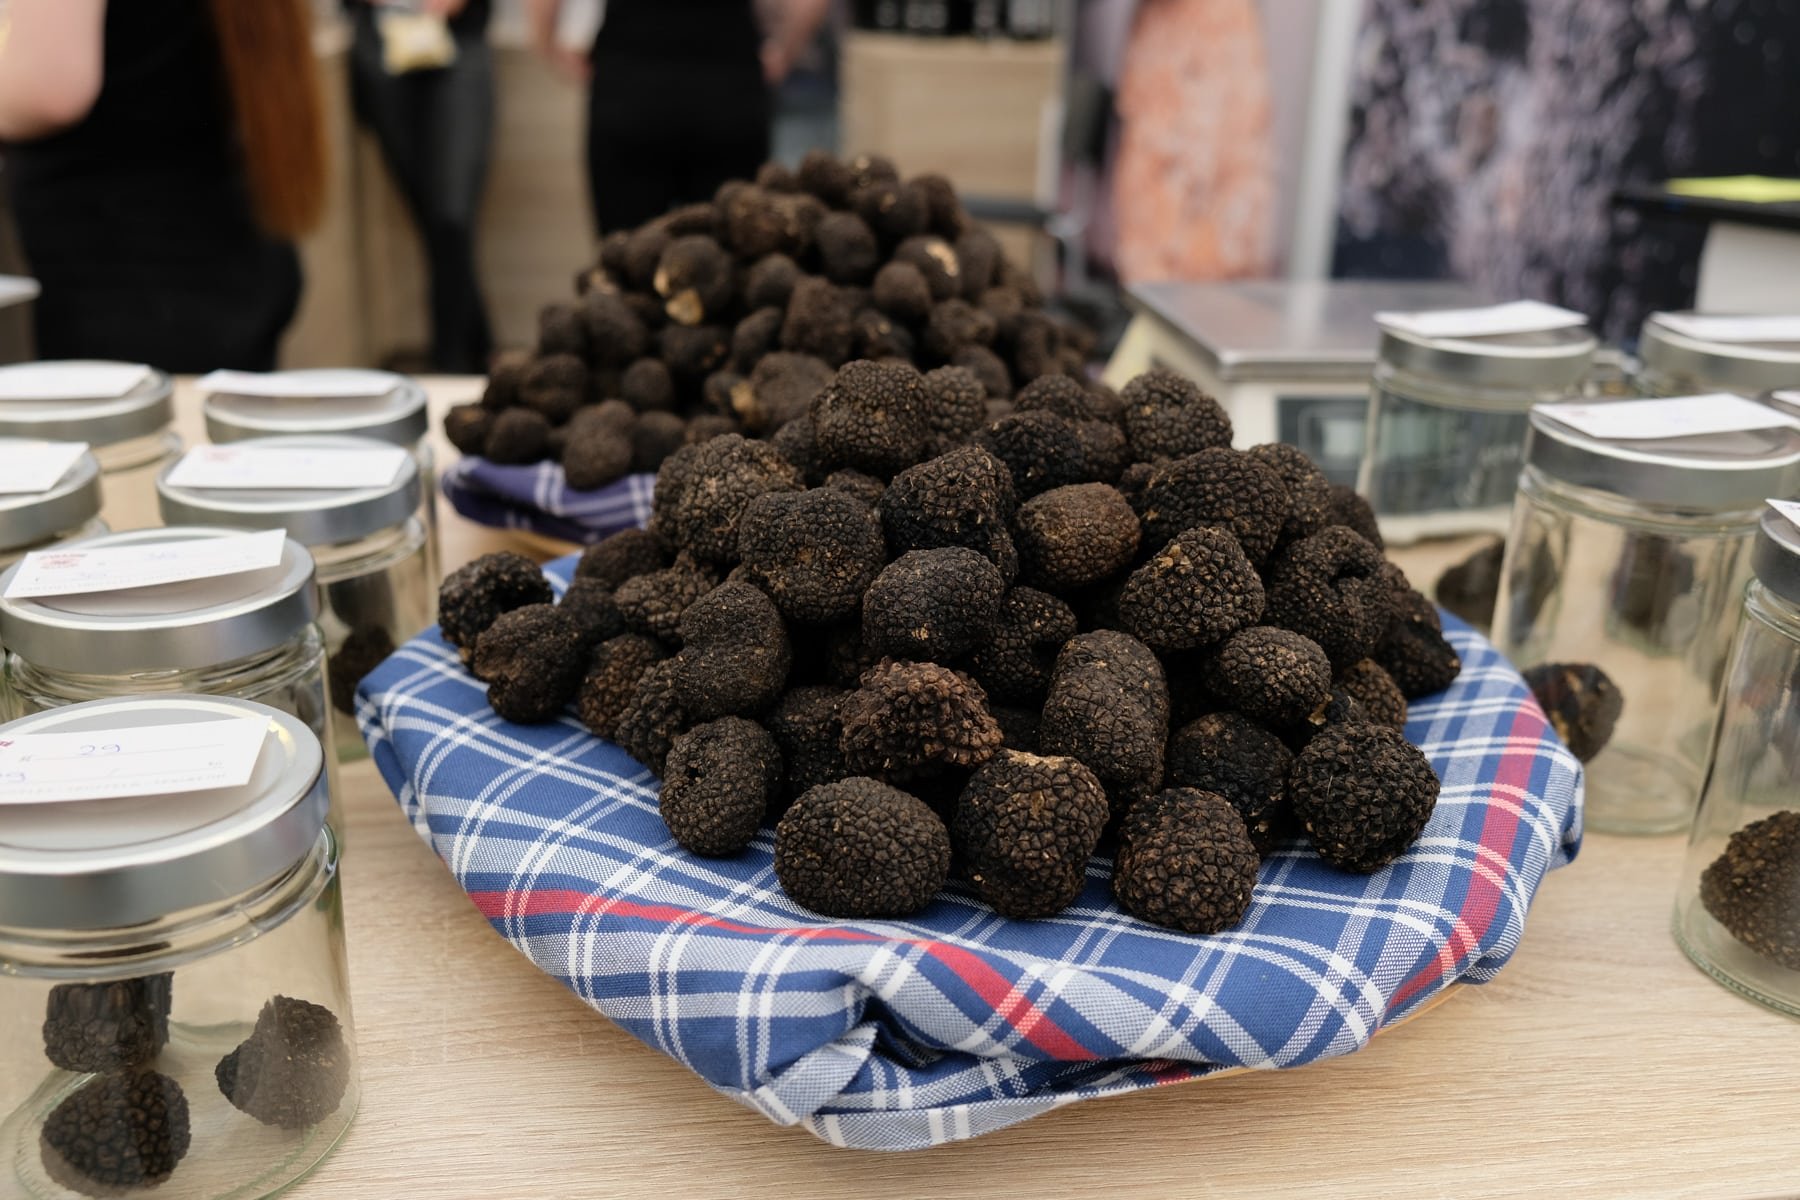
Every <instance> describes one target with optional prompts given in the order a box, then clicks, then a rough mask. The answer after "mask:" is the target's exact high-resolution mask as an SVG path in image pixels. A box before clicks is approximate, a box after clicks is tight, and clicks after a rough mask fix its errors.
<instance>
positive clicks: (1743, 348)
mask: <svg viewBox="0 0 1800 1200" xmlns="http://www.w3.org/2000/svg"><path fill="white" fill-rule="evenodd" d="M1664 315H1665V314H1663V313H1651V314H1650V316H1649V317H1647V318H1645V320H1644V328H1643V331H1642V332H1641V334H1640V335H1639V338H1638V357H1639V358H1640V359H1642V360H1643V363H1644V368H1645V369H1646V370H1648V371H1654V372H1656V373H1658V374H1660V375H1665V376H1668V377H1669V378H1670V379H1671V380H1672V383H1671V385H1670V386H1672V387H1673V388H1674V390H1675V391H1678V392H1690V391H1692V392H1710V391H1726V392H1737V393H1738V394H1740V395H1745V396H1754V395H1756V394H1757V393H1758V392H1766V391H1769V390H1771V389H1773V388H1788V387H1796V388H1800V342H1719V341H1710V340H1707V339H1703V338H1697V337H1691V336H1689V335H1688V334H1685V333H1679V332H1677V331H1676V330H1674V329H1671V328H1670V327H1669V326H1668V325H1667V324H1665V323H1664V322H1663V319H1662V318H1663V317H1664ZM1667 315H1669V316H1678V317H1679V316H1695V315H1697V314H1694V313H1669V314H1667ZM1707 315H1709V316H1710V315H1714V314H1707Z"/></svg>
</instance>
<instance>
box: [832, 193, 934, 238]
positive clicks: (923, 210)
mask: <svg viewBox="0 0 1800 1200" xmlns="http://www.w3.org/2000/svg"><path fill="white" fill-rule="evenodd" d="M850 207H851V208H852V209H854V210H855V211H856V214H857V215H858V216H860V217H861V218H862V219H863V220H865V221H867V222H868V223H869V228H871V229H873V230H874V231H875V232H876V233H878V234H880V235H881V236H882V237H883V238H886V239H887V240H888V241H890V242H896V241H900V240H901V239H903V238H909V237H911V236H913V235H914V234H916V233H921V232H923V231H924V229H925V223H926V221H928V220H930V218H931V209H930V202H929V201H928V200H927V199H926V196H925V193H924V191H922V190H921V189H920V188H919V187H918V185H916V184H911V183H900V182H898V181H896V180H892V179H886V178H880V177H865V178H864V179H863V180H862V182H861V183H860V184H859V186H857V187H856V188H855V189H853V190H852V191H851V193H850Z"/></svg>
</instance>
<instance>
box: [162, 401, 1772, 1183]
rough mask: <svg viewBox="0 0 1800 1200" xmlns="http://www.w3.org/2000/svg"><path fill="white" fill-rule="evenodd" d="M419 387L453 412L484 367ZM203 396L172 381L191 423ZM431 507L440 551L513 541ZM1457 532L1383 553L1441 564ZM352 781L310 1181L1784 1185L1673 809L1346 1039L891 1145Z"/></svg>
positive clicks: (1601, 842) (1759, 1030) (1594, 848)
mask: <svg viewBox="0 0 1800 1200" xmlns="http://www.w3.org/2000/svg"><path fill="white" fill-rule="evenodd" d="M429 386H430V390H431V392H432V395H433V399H434V407H436V408H437V409H439V410H440V411H441V409H442V408H443V407H444V406H446V405H447V404H449V403H453V402H458V401H461V400H465V399H470V398H473V396H475V395H476V394H478V392H479V388H480V383H479V381H476V380H466V379H442V380H432V381H430V385H429ZM196 408H197V403H196V398H195V397H194V396H193V395H192V393H191V391H190V390H187V389H184V390H183V392H182V394H181V397H180V409H179V410H180V414H181V417H180V420H181V424H182V427H183V429H184V432H186V433H187V434H188V435H189V437H190V441H191V440H193V438H194V437H195V435H197V434H198V432H199V430H198V418H197V413H196ZM439 445H440V454H444V455H447V454H450V453H453V452H450V451H448V449H447V448H444V447H442V444H441V442H440V443H439ZM443 517H444V551H445V559H446V563H447V565H450V566H454V565H456V564H458V563H461V562H463V561H466V560H467V559H469V558H470V557H472V556H474V555H476V554H480V553H483V552H485V551H487V550H489V549H495V548H500V547H504V546H509V545H510V546H514V547H515V548H516V547H517V546H518V543H517V542H515V541H513V540H511V539H510V538H509V536H508V535H506V534H504V533H501V532H498V531H493V530H485V529H478V528H476V527H473V526H471V525H469V524H468V523H466V522H463V521H461V520H460V519H459V518H457V517H455V515H454V514H452V513H450V512H449V510H448V508H447V507H446V508H445V510H444V513H443ZM1461 549H1466V547H1445V546H1436V547H1427V548H1423V549H1415V550H1409V551H1402V552H1400V553H1399V554H1397V555H1396V558H1397V559H1399V561H1401V563H1402V565H1404V566H1406V567H1407V568H1408V569H1409V571H1410V572H1411V573H1412V575H1413V577H1414V579H1415V581H1416V582H1420V583H1424V584H1427V585H1429V582H1430V580H1431V579H1433V578H1434V577H1435V575H1436V571H1437V569H1438V568H1439V567H1440V566H1441V565H1442V564H1443V563H1445V562H1448V561H1450V560H1451V559H1452V558H1454V557H1456V553H1457V551H1458V550H1461ZM540 556H541V553H540ZM343 785H344V790H345V796H344V801H345V807H346V810H347V813H348V822H349V826H350V829H349V836H348V841H349V842H350V844H351V847H352V848H351V850H350V852H349V855H348V858H347V862H346V865H345V874H344V878H345V888H346V894H345V910H346V914H347V926H348V937H349V948H350V968H351V982H352V985H353V989H354V995H355V1005H356V1028H357V1033H358V1036H359V1038H360V1041H361V1049H362V1077H363V1099H362V1109H361V1112H360V1113H359V1115H358V1117H357V1120H356V1123H355V1125H354V1126H353V1127H352V1129H351V1131H350V1133H349V1135H348V1136H347V1138H346V1139H345V1141H344V1142H343V1144H342V1145H341V1146H340V1147H339V1148H338V1150H337V1151H336V1153H335V1154H334V1155H333V1156H332V1157H331V1158H329V1159H328V1160H326V1162H325V1163H324V1164H323V1165H322V1166H321V1167H320V1168H319V1169H318V1170H317V1171H316V1172H315V1173H314V1174H313V1175H312V1176H311V1177H309V1178H308V1179H307V1180H305V1181H304V1182H302V1183H301V1184H300V1185H299V1186H297V1187H296V1188H295V1189H294V1190H293V1192H292V1193H291V1194H292V1195H294V1196H296V1197H301V1198H303V1200H312V1198H314V1197H335V1196H356V1197H398V1196H407V1197H418V1198H436V1197H444V1198H451V1197H454V1198H459V1200H460V1198H463V1197H477V1196H481V1197H486V1196H492V1197H531V1198H543V1197H570V1198H575V1197H590V1196H591V1197H611V1196H645V1195H663V1196H672V1197H673V1196H680V1197H686V1196H727V1195H731V1196H739V1195H751V1196H771V1195H779V1196H791V1197H813V1196H847V1197H858V1198H876V1197H914V1196H931V1195H953V1194H955V1195H961V1194H968V1193H972V1192H983V1193H995V1194H1004V1193H1015V1194H1021V1195H1033V1196H1087V1195H1098V1194H1114V1193H1124V1192H1126V1191H1130V1192H1132V1193H1134V1194H1137V1195H1141V1196H1151V1197H1161V1196H1238V1195H1243V1196H1258V1197H1289V1196H1293V1197H1300V1196H1305V1197H1334V1198H1348V1197H1384V1198H1385V1197H1400V1196H1445V1197H1459V1198H1460V1197H1484V1196H1510V1195H1547V1194H1554V1195H1558V1196H1600V1197H1624V1196H1630V1197H1650V1196H1681V1197H1703V1196H1729V1197H1749V1196H1757V1197H1776V1196H1800V1103H1797V1100H1800V1024H1797V1023H1796V1022H1794V1021H1792V1020H1789V1019H1787V1018H1784V1017H1781V1016H1778V1015H1777V1014H1775V1013H1773V1012H1770V1011H1768V1010H1766V1009H1763V1008H1761V1007H1759V1006H1757V1005H1755V1004H1752V1003H1750V1002H1748V1001H1746V1000H1742V999H1740V998H1738V997H1737V996H1735V995H1733V994H1732V993H1730V992H1728V991H1726V990H1725V989H1724V988H1722V987H1720V986H1718V985H1717V984H1715V983H1713V982H1712V981H1711V980H1710V979H1708V978H1707V977H1706V976H1704V975H1702V974H1701V973H1700V972H1699V971H1698V970H1696V969H1695V968H1694V967H1693V966H1691V965H1690V964H1689V963H1688V961H1687V959H1686V958H1685V957H1684V956H1683V955H1682V953H1681V952H1680V950H1678V949H1677V948H1676V946H1675V943H1674V941H1673V940H1672V938H1671V937H1670V935H1669V913H1670V907H1671V904H1672V901H1673V890H1674V887H1675V882H1676V878H1677V875H1678V873H1679V871H1680V867H1681V861H1682V854H1683V851H1684V840H1685V839H1684V838H1682V837H1681V836H1666V837H1655V838H1641V839H1633V838H1620V837H1606V836H1601V835H1590V836H1589V837H1588V838H1587V841H1586V844H1585V846H1584V847H1583V849H1582V852H1581V855H1580V857H1579V858H1578V859H1577V860H1576V862H1575V863H1574V865H1573V866H1571V867H1568V868H1566V869H1564V870H1561V871H1557V872H1555V873H1553V874H1552V875H1551V876H1550V877H1549V878H1548V880H1547V881H1546V882H1545V884H1544V886H1543V889H1542V891H1541V892H1540V893H1539V895H1538V898H1537V901H1536V903H1535V904H1534V905H1533V907H1532V910H1531V914H1530V918H1529V920H1528V922H1527V926H1526V930H1525V937H1524V942H1523V945H1522V946H1521V947H1520V949H1519V951H1518V953H1517V955H1516V957H1515V958H1514V959H1513V961H1512V962H1511V963H1510V964H1509V965H1508V966H1507V967H1506V969H1505V970H1504V971H1503V972H1502V973H1501V974H1500V976H1499V978H1498V979H1496V980H1495V981H1494V982H1493V983H1490V984H1487V985H1484V986H1480V987H1464V988H1462V989H1460V990H1458V991H1457V992H1455V993H1454V994H1453V995H1452V996H1451V997H1450V999H1449V1000H1448V1001H1447V1002H1446V1003H1444V1004H1442V1005H1440V1006H1438V1007H1437V1008H1435V1009H1433V1010H1431V1011H1429V1012H1426V1013H1424V1014H1422V1015H1421V1016H1419V1017H1418V1018H1416V1019H1415V1020H1412V1021H1409V1022H1407V1023H1405V1024H1403V1025H1400V1026H1397V1027H1395V1028H1393V1029H1390V1030H1387V1031H1385V1032H1384V1033H1382V1034H1381V1035H1380V1036H1378V1037H1377V1038H1376V1039H1375V1041H1374V1042H1373V1043H1372V1044H1371V1045H1369V1046H1368V1047H1367V1048H1365V1049H1364V1050H1362V1051H1359V1052H1358V1053H1356V1054H1353V1055H1349V1056H1347V1057H1344V1058H1339V1059H1335V1060H1332V1061H1329V1062H1324V1063H1319V1064H1315V1065H1313V1066H1309V1067H1306V1068H1303V1069H1299V1070H1293V1071H1281V1072H1266V1073H1263V1072H1257V1073H1246V1074H1239V1075H1236V1076H1233V1077H1230V1078H1223V1079H1218V1080H1209V1081H1201V1082H1196V1083H1189V1084H1185V1085H1180V1086H1174V1087H1168V1088H1162V1089H1156V1090H1153V1091H1147V1092H1139V1093H1136V1094H1133V1095H1129V1096H1124V1097H1120V1098H1116V1099H1108V1100H1099V1101H1089V1102H1086V1103H1081V1104H1076V1105H1071V1106H1069V1107H1067V1108H1064V1109H1061V1110H1058V1111H1056V1112H1053V1113H1050V1114H1048V1115H1046V1116H1042V1117H1038V1118H1036V1119H1034V1120H1031V1121H1027V1122H1025V1123H1023V1124H1021V1125H1016V1126H1013V1127H1011V1128H1009V1129H1005V1130H1002V1131H1000V1132H998V1133H994V1134H990V1135H988V1136H986V1137H982V1138H978V1139H976V1140H974V1141H970V1142H963V1143H958V1144H953V1145H949V1146H944V1147H940V1148H938V1149H935V1150H930V1151H922V1152H913V1153H910V1154H905V1155H893V1154H878V1153H871V1152H858V1151H848V1150H840V1149H836V1148H833V1147H831V1146H828V1145H826V1144H825V1143H823V1142H820V1141H817V1140H815V1139H814V1138H813V1137H812V1136H811V1135H810V1134H807V1133H805V1132H803V1131H801V1130H798V1129H783V1128H780V1127H777V1126H775V1125H773V1124H770V1123H769V1122H768V1121H767V1120H766V1119H764V1118H763V1117H761V1116H759V1115H757V1114H755V1113H753V1112H751V1111H749V1110H747V1109H744V1108H741V1107H739V1106H738V1105H736V1104H735V1103H733V1102H731V1101H730V1100H727V1099H726V1098H724V1097H723V1096H720V1095H718V1094H717V1093H715V1092H713V1091H712V1090H711V1089H710V1088H708V1087H707V1086H706V1085H705V1084H704V1083H702V1082H701V1081H700V1079H699V1078H698V1077H697V1076H695V1075H692V1074H690V1073H689V1072H688V1071H687V1070H686V1069H685V1068H683V1067H682V1066H680V1065H678V1064H677V1063H675V1062H674V1061H672V1060H670V1059H668V1058H665V1057H664V1056H662V1055H661V1054H658V1053H657V1052H655V1051H653V1050H651V1049H649V1048H648V1047H646V1046H644V1045H643V1044H641V1043H639V1042H637V1041H636V1040H635V1039H633V1038H632V1037H631V1036H630V1035H628V1034H626V1033H624V1032H622V1031H621V1030H620V1029H619V1028H618V1027H616V1026H614V1025H613V1024H611V1023H610V1022H608V1021H607V1020H606V1019H605V1018H603V1017H601V1016H600V1015H599V1014H597V1013H595V1012H593V1011H592V1010H591V1009H588V1008H587V1007H586V1006H584V1005H583V1004H582V1003H581V1002H580V1001H579V1000H577V999H576V998H575V996H574V995H573V994H571V993H570V992H568V991H567V990H565V989H564V988H563V987H562V986H561V985H560V984H558V983H556V982H555V981H553V980H552V979H550V978H549V977H547V976H545V975H542V974H540V973H539V972H538V971H537V969H536V968H534V967H532V966H531V965H530V964H529V963H528V962H527V961H526V960H525V959H524V958H523V957H521V956H520V955H519V954H517V953H516V952H515V951H514V950H513V949H512V948H511V947H510V946H508V945H507V944H506V943H505V942H504V941H502V940H501V938H500V937H499V936H498V935H497V934H495V933H494V932H493V931H492V930H491V929H490V928H489V927H488V925H487V922H486V921H485V920H483V919H482V918H481V916H480V915H479V914H478V913H477V912H476V911H475V909H474V907H473V906H472V905H471V904H470V903H469V902H468V900H467V899H466V898H465V897H464V896H463V894H462V893H461V892H460V891H459V890H458V888H457V886H456V884H455V882H454V881H453V880H452V878H451V876H450V874H449V872H448V871H446V870H445V869H444V868H443V866H442V864H440V863H439V862H438V860H437V858H436V857H435V856H434V855H433V854H432V852H431V851H430V849H429V848H428V847H427V846H426V845H425V844H424V843H423V842H422V841H420V839H419V838H418V836H417V835H416V834H415V833H414V832H413V831H412V829H411V828H410V827H409V826H408V825H407V824H406V822H405V821H404V820H403V819H402V818H401V815H400V810H399V808H398V807H397V806H396V804H395V803H394V800H393V798H392V796H391V795H389V793H388V791H387V789H386V787H385V786H384V785H383V784H382V782H381V780H380V778H379V777H378V776H377V774H376V772H375V770H374V768H373V767H372V766H370V765H369V764H368V763H367V762H361V763H356V764H351V765H349V766H348V767H347V768H346V769H345V771H344V772H343Z"/></svg>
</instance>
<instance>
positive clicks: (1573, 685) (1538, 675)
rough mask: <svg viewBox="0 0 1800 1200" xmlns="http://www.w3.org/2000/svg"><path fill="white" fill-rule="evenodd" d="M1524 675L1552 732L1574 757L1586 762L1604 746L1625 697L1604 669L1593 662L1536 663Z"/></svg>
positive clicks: (1609, 739) (1616, 721) (1617, 718)
mask: <svg viewBox="0 0 1800 1200" xmlns="http://www.w3.org/2000/svg"><path fill="white" fill-rule="evenodd" d="M1524 675H1525V684H1526V686H1527V687H1529V688H1530V689H1531V692H1532V695H1534V696H1536V697H1537V702H1538V703H1539V704H1540V705H1542V706H1543V709H1544V713H1545V715H1546V716H1548V717H1549V718H1550V724H1551V725H1553V726H1555V727H1556V735H1557V736H1558V737H1560V738H1561V739H1562V740H1563V744H1564V745H1566V746H1567V747H1568V748H1569V751H1570V752H1571V753H1572V754H1574V755H1575V757H1576V758H1579V759H1580V760H1581V761H1582V762H1590V761H1592V760H1593V759H1594V757H1595V756H1597V755H1598V754H1599V753H1600V751H1602V750H1604V749H1606V743H1608V742H1609V741H1611V740H1612V735H1613V730H1614V729H1615V728H1617V726H1618V724H1619V714H1620V713H1621V712H1623V711H1624V709H1625V696H1624V693H1622V692H1620V691H1619V685H1618V684H1616V683H1614V682H1613V681H1612V679H1611V677H1610V676H1608V675H1607V673H1606V672H1605V671H1602V670H1601V669H1600V668H1599V667H1598V666H1596V665H1594V664H1593V663H1540V664H1539V665H1537V666H1535V667H1529V668H1527V669H1526V670H1525V672H1524Z"/></svg>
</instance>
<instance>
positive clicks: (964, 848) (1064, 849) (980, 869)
mask: <svg viewBox="0 0 1800 1200" xmlns="http://www.w3.org/2000/svg"><path fill="white" fill-rule="evenodd" d="M1110 811H1111V810H1110V809H1109V808H1108V806H1107V801H1106V791H1105V789H1103V788H1102V787H1101V786H1100V780H1099V779H1097V778H1095V776H1094V773H1093V772H1092V771H1090V770H1088V769H1087V768H1086V767H1084V766H1082V765H1081V764H1080V763H1078V762H1076V761H1075V760H1074V759H1072V758H1055V757H1051V758H1046V757H1040V756H1038V755H1035V754H1022V753H1019V752H1017V751H1012V750H1002V751H1000V752H999V753H998V754H996V755H995V756H994V757H993V758H991V759H989V760H988V761H987V762H986V763H985V764H983V765H982V767H981V768H980V769H979V770H977V771H976V772H975V774H974V775H972V776H971V777H970V778H969V782H968V785H967V786H966V787H964V788H963V792H962V796H961V798H960V799H959V801H958V803H957V805H956V815H955V817H954V819H953V821H952V826H951V832H950V840H951V842H952V844H953V845H954V846H955V847H956V850H957V852H958V853H959V854H961V855H962V857H963V860H964V861H965V862H966V863H967V864H968V869H969V880H970V882H971V883H973V884H974V885H975V887H976V889H977V890H978V891H979V892H980V893H981V898H982V899H983V900H986V901H987V902H988V903H989V904H991V905H992V906H993V907H994V911H995V912H998V913H1000V914H1001V915H1002V916H1008V917H1018V918H1031V917H1048V916H1054V915H1055V914H1056V913H1059V912H1061V911H1062V910H1063V909H1065V908H1067V907H1068V906H1069V905H1070V904H1071V903H1073V902H1074V900H1075V897H1077V896H1078V895H1080V894H1081V888H1082V885H1083V884H1084V883H1085V882H1086V881H1087V862H1088V857H1089V856H1090V855H1091V854H1093V852H1094V847H1095V846H1096V845H1098V844H1099V841H1100V833H1101V830H1103V829H1104V828H1105V827H1106V821H1107V817H1108V815H1109V813H1110Z"/></svg>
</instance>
